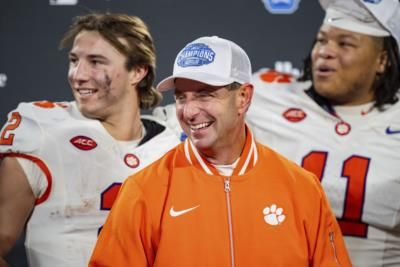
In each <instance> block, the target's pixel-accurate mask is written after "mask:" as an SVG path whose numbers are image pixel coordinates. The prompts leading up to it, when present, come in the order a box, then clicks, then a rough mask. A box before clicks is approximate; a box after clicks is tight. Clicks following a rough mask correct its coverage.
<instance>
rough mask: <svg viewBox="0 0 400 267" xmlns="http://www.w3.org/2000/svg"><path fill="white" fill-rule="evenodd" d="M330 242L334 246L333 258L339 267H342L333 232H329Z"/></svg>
mask: <svg viewBox="0 0 400 267" xmlns="http://www.w3.org/2000/svg"><path fill="white" fill-rule="evenodd" d="M329 241H330V242H331V246H332V249H333V256H334V258H335V261H336V263H337V265H338V266H342V265H340V263H339V260H338V258H337V254H336V247H335V242H334V239H333V232H329Z"/></svg>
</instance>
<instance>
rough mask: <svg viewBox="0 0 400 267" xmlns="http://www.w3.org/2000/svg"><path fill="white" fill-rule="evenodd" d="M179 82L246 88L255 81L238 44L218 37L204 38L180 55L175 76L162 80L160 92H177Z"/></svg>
mask: <svg viewBox="0 0 400 267" xmlns="http://www.w3.org/2000/svg"><path fill="white" fill-rule="evenodd" d="M176 78H186V79H191V80H195V81H199V82H202V83H205V84H209V85H213V86H222V85H228V84H231V83H233V82H238V83H240V84H243V83H248V82H250V80H251V63H250V59H249V57H248V56H247V54H246V52H245V51H244V50H243V49H242V48H241V47H240V46H238V45H237V44H235V43H234V42H232V41H229V40H226V39H223V38H219V37H217V36H211V37H209V36H206V37H200V38H198V39H196V40H194V41H192V42H190V43H188V44H187V45H186V46H185V47H184V48H183V49H182V50H181V51H180V52H179V53H178V55H177V56H176V58H175V63H174V70H173V74H172V76H169V77H167V78H165V79H164V80H162V81H161V82H160V83H159V84H158V85H157V89H158V90H159V91H167V90H169V89H174V88H175V79H176Z"/></svg>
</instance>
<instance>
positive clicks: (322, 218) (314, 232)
mask: <svg viewBox="0 0 400 267" xmlns="http://www.w3.org/2000/svg"><path fill="white" fill-rule="evenodd" d="M247 132H248V134H247V138H246V145H245V149H244V151H243V153H242V155H241V157H240V159H239V162H238V164H237V166H236V168H235V170H234V172H233V174H232V175H231V176H229V177H228V176H221V175H219V174H218V173H217V171H216V170H215V168H213V166H211V164H209V163H208V162H207V161H206V160H205V159H203V158H202V157H201V156H200V155H199V154H198V152H197V150H196V149H195V147H194V146H193V145H192V143H191V142H190V141H189V140H186V141H185V142H184V143H182V144H180V145H178V146H177V147H176V148H174V149H173V150H171V151H170V152H169V153H167V154H166V155H165V156H164V157H163V158H161V159H160V160H158V161H156V162H155V163H153V164H152V165H150V166H148V167H147V168H145V169H144V170H142V171H141V172H138V173H136V174H135V175H133V176H131V177H129V178H128V179H127V180H126V181H125V182H124V184H123V186H122V188H121V191H120V193H119V196H118V198H117V200H116V202H115V204H114V206H113V208H112V210H111V212H110V215H109V217H108V219H107V222H106V224H105V226H104V228H103V230H102V231H101V234H100V236H99V239H98V242H97V244H96V247H95V250H94V252H93V254H92V258H91V261H90V264H89V266H92V267H94V266H124V267H126V266H162V267H167V266H174V267H178V266H185V267H188V266H191V267H192V266H202V267H205V266H216V267H223V266H227V267H228V266H246V267H247V266H251V267H254V266H273V267H277V266H294V267H300V266H318V267H323V266H342V267H343V266H351V263H350V260H349V257H348V254H347V250H346V248H345V245H344V242H343V238H342V235H341V232H340V229H339V227H338V224H337V222H336V219H335V217H334V215H333V213H332V211H331V208H330V206H329V204H328V202H327V198H326V196H325V194H324V192H323V190H322V187H321V185H320V183H319V181H318V180H317V178H316V177H315V176H313V175H312V174H311V173H309V172H307V171H305V170H303V169H301V168H300V167H298V166H297V165H295V164H294V163H292V162H291V161H289V160H287V159H286V158H284V157H283V156H281V155H279V154H278V153H276V152H274V151H272V150H271V149H269V148H267V147H265V146H263V145H261V144H258V143H256V142H254V140H253V137H252V135H251V133H250V131H249V130H248V131H247Z"/></svg>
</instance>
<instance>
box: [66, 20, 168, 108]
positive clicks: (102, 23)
mask: <svg viewBox="0 0 400 267" xmlns="http://www.w3.org/2000/svg"><path fill="white" fill-rule="evenodd" d="M84 30H86V31H97V32H98V33H99V34H100V35H101V36H102V37H103V38H104V39H105V40H107V41H108V42H109V43H110V44H111V45H112V46H114V47H115V48H116V49H117V50H118V51H119V52H120V53H121V54H123V55H125V56H126V69H127V70H132V68H134V67H136V66H146V67H147V68H148V72H147V75H146V76H145V77H144V78H143V80H142V81H140V83H139V84H138V86H137V88H138V94H139V102H140V103H139V106H140V108H144V109H148V108H153V107H154V106H156V105H157V104H158V103H159V102H160V101H161V99H162V96H161V93H160V92H158V91H157V90H156V89H155V88H154V87H153V82H154V79H155V69H156V55H155V46H154V43H153V38H152V37H151V35H150V32H149V30H148V27H147V26H146V24H145V23H144V22H143V21H142V20H141V19H140V18H139V17H136V16H129V15H125V14H88V15H85V16H78V17H76V18H75V19H74V21H73V23H72V25H71V26H70V28H69V30H68V31H67V32H66V33H65V35H64V37H63V38H62V40H61V42H60V48H61V49H62V48H65V47H68V46H71V45H72V44H73V42H74V40H75V37H76V36H77V35H78V34H79V33H80V32H81V31H84ZM120 38H123V39H124V40H125V41H126V43H123V42H121V40H120Z"/></svg>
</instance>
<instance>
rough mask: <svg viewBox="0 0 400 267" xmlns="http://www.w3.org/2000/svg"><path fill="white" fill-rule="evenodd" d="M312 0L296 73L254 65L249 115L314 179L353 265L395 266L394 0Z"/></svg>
mask: <svg viewBox="0 0 400 267" xmlns="http://www.w3.org/2000/svg"><path fill="white" fill-rule="evenodd" d="M320 2H321V4H322V6H323V8H324V9H325V10H326V16H325V19H324V21H323V23H322V26H321V28H320V30H319V32H318V33H317V37H316V40H315V43H314V44H313V48H312V51H311V52H310V55H309V56H308V58H307V59H306V61H305V67H304V72H303V77H301V78H302V79H301V80H302V81H299V80H296V79H295V78H294V77H292V76H291V75H290V74H285V73H278V72H276V71H274V70H268V69H263V70H260V71H259V72H257V73H255V74H254V77H253V78H254V79H253V84H254V86H255V90H254V94H255V96H254V97H253V103H252V105H251V106H250V110H249V112H248V115H247V120H248V123H249V124H250V126H251V127H252V129H253V131H254V134H255V136H256V138H257V139H258V140H259V141H261V142H262V143H265V144H268V145H269V146H271V147H272V148H274V149H276V150H277V151H279V152H281V153H282V154H284V155H285V156H287V157H288V158H290V159H292V160H294V161H295V162H297V163H298V164H300V165H302V166H303V167H305V168H306V169H308V170H310V171H312V172H314V173H315V174H316V175H317V176H318V177H319V178H320V179H321V182H322V185H323V186H324V189H325V191H326V193H327V195H328V197H329V199H330V202H331V206H332V208H333V209H334V211H335V213H336V216H337V218H338V220H339V223H340V225H341V229H342V232H343V234H344V235H345V239H346V244H347V247H348V249H349V253H350V257H351V259H352V262H353V264H354V266H360V267H361V266H362V267H368V266H370V267H372V266H374V267H377V266H400V197H399V195H400V164H399V163H400V101H399V88H400V66H399V62H400V60H399V58H400V55H399V50H398V49H399V44H400V4H399V2H398V0H381V1H372V0H328V1H322V0H321V1H320ZM299 190H301V188H299Z"/></svg>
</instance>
